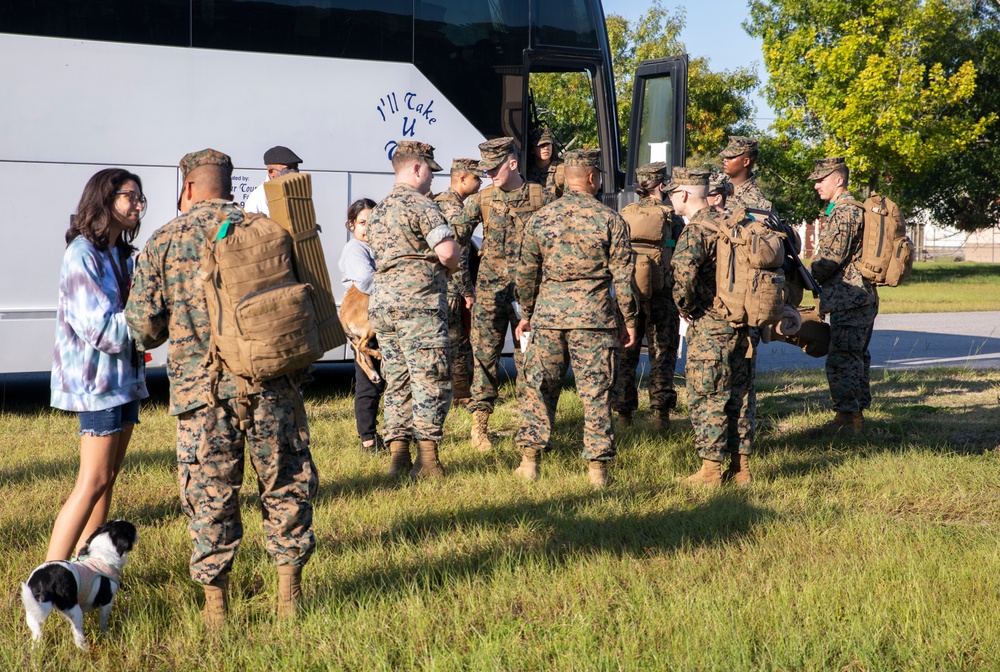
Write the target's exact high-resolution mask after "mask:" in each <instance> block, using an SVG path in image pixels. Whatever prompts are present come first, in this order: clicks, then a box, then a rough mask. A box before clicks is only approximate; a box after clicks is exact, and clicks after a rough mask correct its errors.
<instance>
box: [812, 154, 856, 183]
mask: <svg viewBox="0 0 1000 672" xmlns="http://www.w3.org/2000/svg"><path fill="white" fill-rule="evenodd" d="M838 168H844V169H846V168H847V162H846V161H844V157H842V156H831V157H829V158H826V159H816V165H815V166H813V172H811V173H809V177H808V178H806V179H809V180H813V181H816V180H822V179H823V178H824V177H826V176H827V175H829V174H830V173H832V172H833V171H835V170H837V169H838Z"/></svg>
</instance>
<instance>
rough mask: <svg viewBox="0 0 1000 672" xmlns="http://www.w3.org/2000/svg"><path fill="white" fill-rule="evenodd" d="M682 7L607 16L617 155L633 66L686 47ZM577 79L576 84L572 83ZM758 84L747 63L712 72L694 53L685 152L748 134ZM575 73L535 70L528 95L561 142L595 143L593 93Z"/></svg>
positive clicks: (624, 138) (715, 147) (710, 149)
mask: <svg viewBox="0 0 1000 672" xmlns="http://www.w3.org/2000/svg"><path fill="white" fill-rule="evenodd" d="M684 22H685V14H684V10H683V9H677V10H676V11H674V12H670V11H668V10H666V9H664V7H663V4H662V0H653V2H652V4H651V5H650V7H649V9H648V10H647V11H646V13H645V14H644V15H643V16H642V17H640V18H639V19H638V20H636V21H634V22H629V21H627V20H626V19H624V18H623V17H621V16H618V15H616V14H611V15H609V16H608V17H607V27H608V42H609V44H610V47H611V54H612V67H613V69H614V76H615V92H616V96H617V100H618V122H619V128H620V129H621V142H622V147H621V150H622V156H623V157H624V150H625V147H627V146H628V132H629V128H628V125H629V123H630V119H631V114H632V83H633V81H632V80H633V76H634V73H635V69H636V68H637V67H638V66H639V64H640V63H641V62H642V61H644V60H649V59H654V58H664V57H667V56H677V55H679V54H683V53H685V51H686V48H685V46H684V44H683V43H682V42H681V41H680V33H681V30H682V29H683V28H684ZM576 82H579V83H576ZM757 83H758V80H757V75H756V74H755V73H754V71H753V69H752V68H750V67H741V68H737V69H736V70H732V71H728V70H727V71H722V72H713V71H712V70H711V69H710V67H709V62H708V59H706V58H703V57H693V58H691V60H690V61H689V63H688V109H687V116H688V137H687V147H688V155H689V156H691V155H699V154H707V153H712V154H714V153H716V152H718V151H719V149H721V148H722V147H723V146H724V145H725V141H726V135H727V134H730V133H733V134H740V133H743V132H749V129H750V128H751V121H750V120H751V118H752V117H753V114H754V112H755V109H754V106H753V104H752V103H751V102H750V94H751V93H752V92H753V90H754V89H755V88H756V86H757ZM587 86H589V84H587V83H586V82H583V79H582V78H580V77H579V76H578V75H576V73H573V74H571V75H566V74H557V73H539V74H532V76H531V93H532V96H533V99H534V101H535V105H536V109H537V112H538V116H539V121H540V123H542V124H545V125H547V126H549V127H551V128H552V129H553V131H554V132H555V134H556V137H557V138H558V139H559V140H560V141H561V142H562V143H563V144H564V145H567V146H568V145H573V146H592V147H596V146H597V126H596V122H595V121H594V114H593V100H592V99H593V93H592V91H589V90H587Z"/></svg>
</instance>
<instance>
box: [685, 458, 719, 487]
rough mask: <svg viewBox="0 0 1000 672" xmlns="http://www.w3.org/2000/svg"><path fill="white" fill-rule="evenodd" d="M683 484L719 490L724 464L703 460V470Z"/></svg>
mask: <svg viewBox="0 0 1000 672" xmlns="http://www.w3.org/2000/svg"><path fill="white" fill-rule="evenodd" d="M681 483H685V484H687V485H703V486H705V487H707V488H718V487H720V486H721V485H722V463H721V462H713V461H712V460H704V459H703V460H702V461H701V469H700V470H699V471H698V472H697V473H695V474H693V475H691V476H688V477H687V478H685V479H682V480H681Z"/></svg>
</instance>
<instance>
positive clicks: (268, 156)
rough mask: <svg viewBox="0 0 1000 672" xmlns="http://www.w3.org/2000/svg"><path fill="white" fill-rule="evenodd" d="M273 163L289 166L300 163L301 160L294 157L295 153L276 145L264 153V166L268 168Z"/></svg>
mask: <svg viewBox="0 0 1000 672" xmlns="http://www.w3.org/2000/svg"><path fill="white" fill-rule="evenodd" d="M274 163H276V164H279V165H282V166H290V165H292V164H294V163H302V159H300V158H299V157H298V156H296V154H295V152H293V151H292V150H290V149H288V147H282V146H281V145H278V146H277V147H272V148H271V149H269V150H267V151H266V152H264V165H265V166H269V165H271V164H274Z"/></svg>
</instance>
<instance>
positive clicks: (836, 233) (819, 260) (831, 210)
mask: <svg viewBox="0 0 1000 672" xmlns="http://www.w3.org/2000/svg"><path fill="white" fill-rule="evenodd" d="M824 161H826V162H827V163H824ZM836 165H843V160H842V159H841V160H840V161H839V163H837V162H836V160H835V159H825V160H820V161H818V162H817V170H815V171H814V172H813V174H812V175H810V177H809V179H822V178H823V177H825V176H826V175H828V174H829V173H830V172H832V171H833V169H834V167H836ZM827 168H828V169H827ZM824 170H825V172H823V171H824ZM820 173H822V174H820ZM816 175H818V177H814V176H816ZM853 198H854V197H853V196H852V195H851V194H850V193H849V192H844V193H842V194H840V195H838V196H836V197H834V199H833V200H832V201H831V202H830V205H829V207H828V208H827V221H826V224H825V225H824V226H823V230H822V231H821V232H820V237H819V244H818V245H817V247H816V252H815V254H814V255H813V261H812V268H811V270H812V275H813V277H814V278H815V279H816V282H818V283H819V285H820V310H821V311H822V314H823V315H827V314H829V315H830V352H829V354H827V356H826V378H827V381H829V383H830V396H831V397H832V398H833V408H834V410H836V411H838V412H842V413H857V412H859V411H863V410H865V409H867V408H869V407H870V406H871V401H872V393H871V384H870V381H869V372H870V369H871V353H869V351H868V344H869V343H870V342H871V338H872V330H873V329H874V327H875V317H876V315H878V291H877V290H876V289H875V286H874V285H872V284H871V283H870V282H869V281H868V280H866V279H865V278H864V277H863V276H862V275H861V271H860V270H859V267H858V265H857V262H858V261H859V260H860V258H861V244H862V238H863V237H864V236H863V234H864V213H863V212H862V211H861V208H859V207H857V206H856V205H852V204H849V203H845V202H844V201H847V200H852V199H853Z"/></svg>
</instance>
